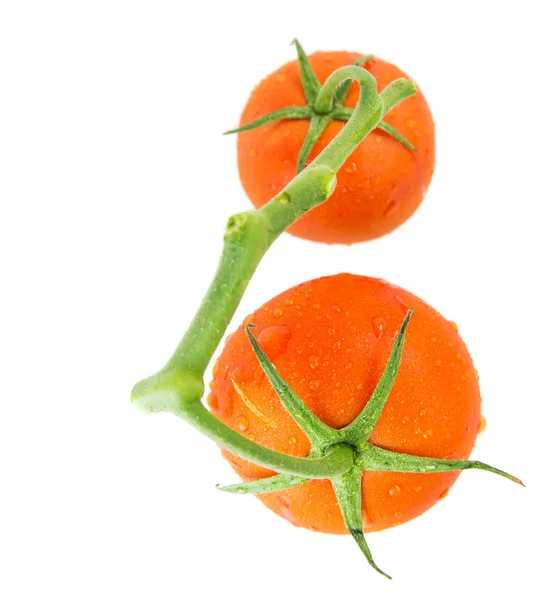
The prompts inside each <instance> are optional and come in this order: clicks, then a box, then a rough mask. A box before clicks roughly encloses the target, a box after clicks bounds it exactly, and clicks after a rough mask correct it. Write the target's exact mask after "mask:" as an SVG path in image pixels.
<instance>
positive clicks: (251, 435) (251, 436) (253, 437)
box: [247, 433, 255, 442]
mask: <svg viewBox="0 0 547 600" xmlns="http://www.w3.org/2000/svg"><path fill="white" fill-rule="evenodd" d="M247 437H248V438H249V439H250V440H251V442H254V441H255V436H254V435H253V434H252V433H249V435H248V436H247Z"/></svg>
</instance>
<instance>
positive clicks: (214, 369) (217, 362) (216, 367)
mask: <svg viewBox="0 0 547 600" xmlns="http://www.w3.org/2000/svg"><path fill="white" fill-rule="evenodd" d="M219 368H220V365H219V361H218V360H217V361H216V362H215V364H214V366H213V377H216V376H217V375H218V370H219Z"/></svg>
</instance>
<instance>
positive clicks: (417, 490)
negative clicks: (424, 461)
mask: <svg viewBox="0 0 547 600" xmlns="http://www.w3.org/2000/svg"><path fill="white" fill-rule="evenodd" d="M423 489H424V488H423V487H422V486H421V485H417V486H416V487H415V488H414V491H415V492H418V494H419V493H420V492H421V491H422V490H423Z"/></svg>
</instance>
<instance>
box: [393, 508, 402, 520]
mask: <svg viewBox="0 0 547 600" xmlns="http://www.w3.org/2000/svg"><path fill="white" fill-rule="evenodd" d="M393 516H394V517H395V518H396V519H399V518H400V517H401V511H399V510H398V511H396V512H395V513H393Z"/></svg>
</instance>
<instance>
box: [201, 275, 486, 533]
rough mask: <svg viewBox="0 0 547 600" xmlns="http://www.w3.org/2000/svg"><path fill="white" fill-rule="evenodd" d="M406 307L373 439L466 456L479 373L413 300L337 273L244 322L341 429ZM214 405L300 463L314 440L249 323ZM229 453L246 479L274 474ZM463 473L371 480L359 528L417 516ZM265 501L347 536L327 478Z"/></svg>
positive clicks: (437, 318) (225, 363)
mask: <svg viewBox="0 0 547 600" xmlns="http://www.w3.org/2000/svg"><path fill="white" fill-rule="evenodd" d="M409 307H412V308H414V313H413V315H412V318H411V321H410V325H409V328H408V331H407V335H406V341H405V346H404V351H403V358H402V362H401V366H400V369H399V373H398V376H397V380H396V382H395V386H394V388H393V391H392V393H391V395H390V397H389V399H388V401H387V404H386V407H385V409H384V412H383V413H382V416H381V417H380V420H379V422H378V424H377V426H376V428H375V430H374V432H373V434H372V437H371V442H372V443H374V444H376V445H378V446H380V447H383V448H386V449H389V450H393V451H397V452H406V453H409V454H415V455H420V456H431V457H435V458H450V459H466V458H468V457H469V454H470V453H471V450H472V448H473V445H474V443H475V439H476V436H477V432H478V430H479V424H480V407H481V398H480V391H479V385H478V378H477V375H476V371H475V369H474V366H473V362H472V360H471V357H470V356H469V353H468V351H467V349H466V347H465V344H464V343H463V341H462V339H461V338H460V336H459V334H458V332H457V330H456V328H455V327H454V326H453V324H451V323H450V322H449V321H447V320H446V319H444V317H442V316H441V315H440V314H439V313H438V312H437V311H435V310H434V309H433V308H431V307H430V306H429V305H428V304H426V303H425V302H423V301H422V300H420V299H419V298H417V297H416V296H413V295H412V294H410V293H409V292H407V291H405V290H403V289H401V288H398V287H396V286H393V285H391V284H388V283H387V282H385V281H383V280H379V279H373V278H368V277H362V276H356V275H349V274H340V275H335V276H331V277H324V278H320V279H315V280H312V281H310V282H306V283H303V284H301V285H299V286H296V287H294V288H291V289H289V290H287V291H285V292H284V293H282V294H280V295H279V296H277V297H275V298H273V299H272V300H270V301H269V302H267V303H266V304H264V305H263V306H262V307H260V308H259V309H258V310H257V311H255V312H254V313H253V314H252V315H250V316H249V317H248V318H247V319H246V320H245V323H253V324H254V325H256V327H257V328H256V329H254V330H253V331H254V332H255V337H257V339H258V340H259V342H260V344H261V346H262V347H263V349H264V351H265V352H266V353H267V354H268V356H269V358H270V360H271V361H272V362H273V363H274V365H275V366H276V368H277V369H278V371H279V372H280V373H281V375H282V376H283V377H284V378H285V379H286V381H287V382H288V383H289V385H290V386H291V387H292V388H293V389H294V391H295V392H296V393H297V394H298V395H299V396H300V398H301V399H302V400H303V401H304V402H305V403H306V405H307V406H308V407H309V408H310V409H311V410H312V411H313V412H314V413H315V414H316V415H317V416H318V417H319V418H321V419H322V420H323V421H324V422H325V423H327V424H328V425H330V426H331V427H335V428H341V427H344V426H345V425H347V424H349V423H350V422H351V421H353V419H355V417H356V416H357V415H358V414H359V412H360V411H361V410H362V408H363V407H364V406H365V404H366V402H367V400H368V398H369V397H370V395H371V394H372V392H373V390H374V388H375V386H376V384H377V382H378V380H379V378H380V376H381V374H382V372H383V369H384V367H385V365H386V362H387V360H388V357H389V354H390V351H391V348H392V345H393V341H394V338H395V336H396V335H397V332H398V330H399V328H400V326H401V323H402V322H403V319H404V317H405V314H406V312H407V310H408V308H409ZM232 380H233V381H234V382H235V383H236V385H237V386H238V387H239V388H240V390H241V392H242V393H243V394H244V396H245V400H243V399H242V398H241V396H240V395H239V394H238V392H237V391H236V389H235V388H234V385H233V383H232ZM209 405H210V407H211V409H212V411H213V413H214V414H215V415H216V416H217V417H218V418H220V419H221V420H222V421H223V422H225V423H226V424H227V425H229V426H230V427H232V428H233V429H235V430H238V431H240V432H241V433H242V434H244V435H246V436H248V437H249V438H251V439H254V440H255V441H256V442H258V443H260V444H261V445H263V446H266V447H268V448H272V449H275V450H277V451H279V452H284V453H287V454H291V455H294V456H306V455H307V454H308V452H309V447H310V445H309V441H308V439H307V437H306V436H305V435H304V434H303V433H302V431H301V430H300V429H299V428H298V426H297V425H296V423H295V422H294V421H293V419H292V418H291V417H290V415H289V414H288V413H287V412H286V411H285V409H284V408H283V406H282V404H281V402H280V401H279V399H278V398H277V396H276V394H275V392H274V391H273V389H272V387H271V386H270V384H269V382H268V381H267V379H266V377H265V375H264V373H263V371H262V369H261V368H260V365H259V363H258V361H257V359H256V357H255V355H254V352H253V350H252V348H251V345H250V343H249V340H248V339H247V337H246V335H245V332H244V330H243V327H242V326H240V327H239V328H238V329H237V331H236V332H235V333H234V334H233V335H231V336H230V337H229V339H228V340H227V342H226V345H225V348H224V350H223V351H222V353H221V355H220V357H219V359H218V361H217V362H216V364H215V367H214V369H213V380H212V382H211V394H210V396H209ZM223 455H224V456H225V458H227V459H228V460H229V461H230V463H231V465H232V466H233V468H234V469H235V471H236V472H237V473H238V474H239V475H240V476H241V478H242V479H243V480H245V481H249V480H253V479H258V478H263V477H266V476H269V475H272V474H273V473H272V472H271V471H269V470H267V469H264V468H262V467H259V466H256V465H253V464H251V463H249V462H248V461H246V460H244V459H241V458H239V457H237V456H234V455H233V454H231V453H229V452H227V451H223ZM457 475H458V473H457V472H451V473H435V474H416V473H382V472H365V473H364V475H363V518H364V530H365V531H377V530H381V529H385V528H387V527H391V526H393V525H397V524H399V523H403V522H405V521H408V520H410V519H412V518H414V517H416V516H418V515H419V514H421V513H423V512H424V511H425V510H427V509H428V508H430V507H431V506H432V505H434V504H435V503H436V502H437V501H438V500H439V499H440V497H441V496H443V495H444V493H445V492H446V490H448V489H449V488H450V486H451V485H452V484H453V483H454V481H455V479H456V477H457ZM259 498H260V500H261V501H262V502H263V503H264V504H265V505H266V506H267V507H268V508H270V509H271V510H273V511H274V512H275V513H277V514H279V515H280V516H282V517H284V518H285V519H288V520H289V521H290V522H292V523H293V524H295V525H298V526H302V527H307V528H309V529H312V530H315V531H322V532H326V533H347V531H346V529H345V526H344V524H343V521H342V516H341V513H340V509H339V508H338V505H337V502H336V499H335V496H334V492H333V489H332V485H331V483H330V482H329V481H326V480H322V481H310V482H307V483H305V484H304V485H302V486H299V487H296V488H292V489H288V490H284V491H280V492H273V493H268V494H262V495H261V496H259Z"/></svg>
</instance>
